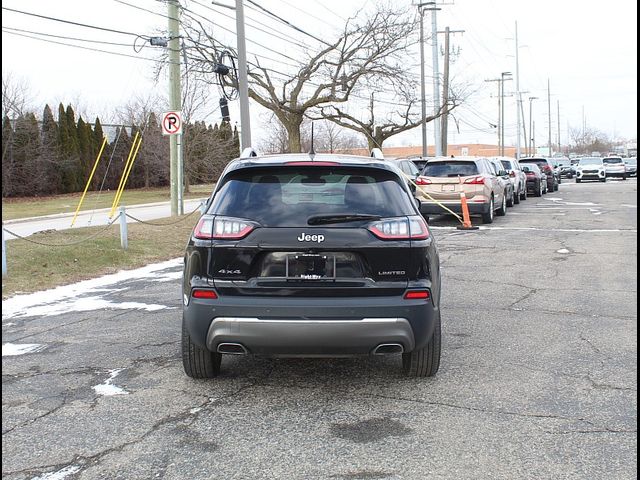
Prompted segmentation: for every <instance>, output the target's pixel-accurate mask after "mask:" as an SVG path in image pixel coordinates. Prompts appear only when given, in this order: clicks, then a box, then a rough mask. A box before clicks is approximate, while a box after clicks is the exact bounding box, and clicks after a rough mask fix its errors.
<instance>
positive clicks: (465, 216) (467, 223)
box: [458, 192, 478, 230]
mask: <svg viewBox="0 0 640 480" xmlns="http://www.w3.org/2000/svg"><path fill="white" fill-rule="evenodd" d="M460 205H461V206H462V225H458V230H478V227H474V226H473V225H471V216H470V215H469V206H468V205H467V196H466V195H465V194H464V192H460Z"/></svg>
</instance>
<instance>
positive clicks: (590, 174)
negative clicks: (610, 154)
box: [576, 157, 607, 183]
mask: <svg viewBox="0 0 640 480" xmlns="http://www.w3.org/2000/svg"><path fill="white" fill-rule="evenodd" d="M582 180H599V181H601V182H606V181H607V173H606V171H605V167H604V162H603V161H602V157H582V158H581V159H580V161H579V162H578V165H577V166H576V183H580V182H582Z"/></svg>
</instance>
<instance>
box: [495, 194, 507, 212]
mask: <svg viewBox="0 0 640 480" xmlns="http://www.w3.org/2000/svg"><path fill="white" fill-rule="evenodd" d="M506 214H507V197H506V195H503V196H502V205H501V206H500V208H499V209H498V210H496V215H498V216H499V217H504V216H505V215H506Z"/></svg>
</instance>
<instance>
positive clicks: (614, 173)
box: [606, 171, 628, 178]
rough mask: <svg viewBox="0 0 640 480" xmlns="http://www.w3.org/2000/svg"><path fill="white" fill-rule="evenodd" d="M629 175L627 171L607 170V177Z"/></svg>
mask: <svg viewBox="0 0 640 480" xmlns="http://www.w3.org/2000/svg"><path fill="white" fill-rule="evenodd" d="M627 175H628V174H627V172H626V171H625V172H607V173H606V176H607V177H620V178H622V177H626V176H627Z"/></svg>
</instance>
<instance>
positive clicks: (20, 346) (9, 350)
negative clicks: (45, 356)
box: [2, 343, 47, 357]
mask: <svg viewBox="0 0 640 480" xmlns="http://www.w3.org/2000/svg"><path fill="white" fill-rule="evenodd" d="M45 348H47V346H46V345H42V344H40V343H3V344H2V356H3V357H15V356H17V355H25V354H27V353H38V352H41V351H43V350H44V349H45Z"/></svg>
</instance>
